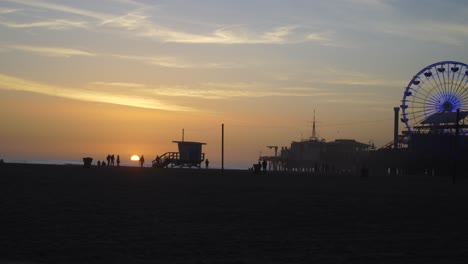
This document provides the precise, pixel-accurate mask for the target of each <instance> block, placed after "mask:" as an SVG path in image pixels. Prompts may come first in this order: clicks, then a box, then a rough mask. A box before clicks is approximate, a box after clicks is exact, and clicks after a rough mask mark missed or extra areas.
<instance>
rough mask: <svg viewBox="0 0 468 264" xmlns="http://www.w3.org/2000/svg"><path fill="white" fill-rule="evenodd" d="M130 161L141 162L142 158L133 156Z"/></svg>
mask: <svg viewBox="0 0 468 264" xmlns="http://www.w3.org/2000/svg"><path fill="white" fill-rule="evenodd" d="M130 160H133V161H139V160H140V157H138V155H133V156H132V157H131V158H130Z"/></svg>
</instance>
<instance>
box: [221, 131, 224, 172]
mask: <svg viewBox="0 0 468 264" xmlns="http://www.w3.org/2000/svg"><path fill="white" fill-rule="evenodd" d="M221 171H224V124H221Z"/></svg>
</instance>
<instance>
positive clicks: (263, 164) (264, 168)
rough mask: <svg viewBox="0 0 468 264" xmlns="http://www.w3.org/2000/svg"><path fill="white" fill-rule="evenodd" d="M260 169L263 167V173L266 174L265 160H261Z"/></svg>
mask: <svg viewBox="0 0 468 264" xmlns="http://www.w3.org/2000/svg"><path fill="white" fill-rule="evenodd" d="M262 167H263V173H266V169H267V162H266V160H263V162H262Z"/></svg>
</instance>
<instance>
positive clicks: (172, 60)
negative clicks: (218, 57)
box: [110, 54, 242, 69]
mask: <svg viewBox="0 0 468 264" xmlns="http://www.w3.org/2000/svg"><path fill="white" fill-rule="evenodd" d="M110 56H112V57H115V58H119V59H125V60H132V61H138V62H141V63H145V64H149V65H155V66H160V67H166V68H179V69H187V68H199V69H200V68H203V69H232V68H240V67H242V65H240V64H236V63H217V62H203V63H195V62H188V61H184V60H182V59H179V58H176V57H171V56H134V55H123V54H113V55H110Z"/></svg>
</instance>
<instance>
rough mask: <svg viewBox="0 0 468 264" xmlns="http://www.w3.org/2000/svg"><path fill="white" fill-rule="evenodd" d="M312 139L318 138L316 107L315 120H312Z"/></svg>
mask: <svg viewBox="0 0 468 264" xmlns="http://www.w3.org/2000/svg"><path fill="white" fill-rule="evenodd" d="M311 139H317V134H316V132H315V109H314V121H313V122H312V137H311Z"/></svg>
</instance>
